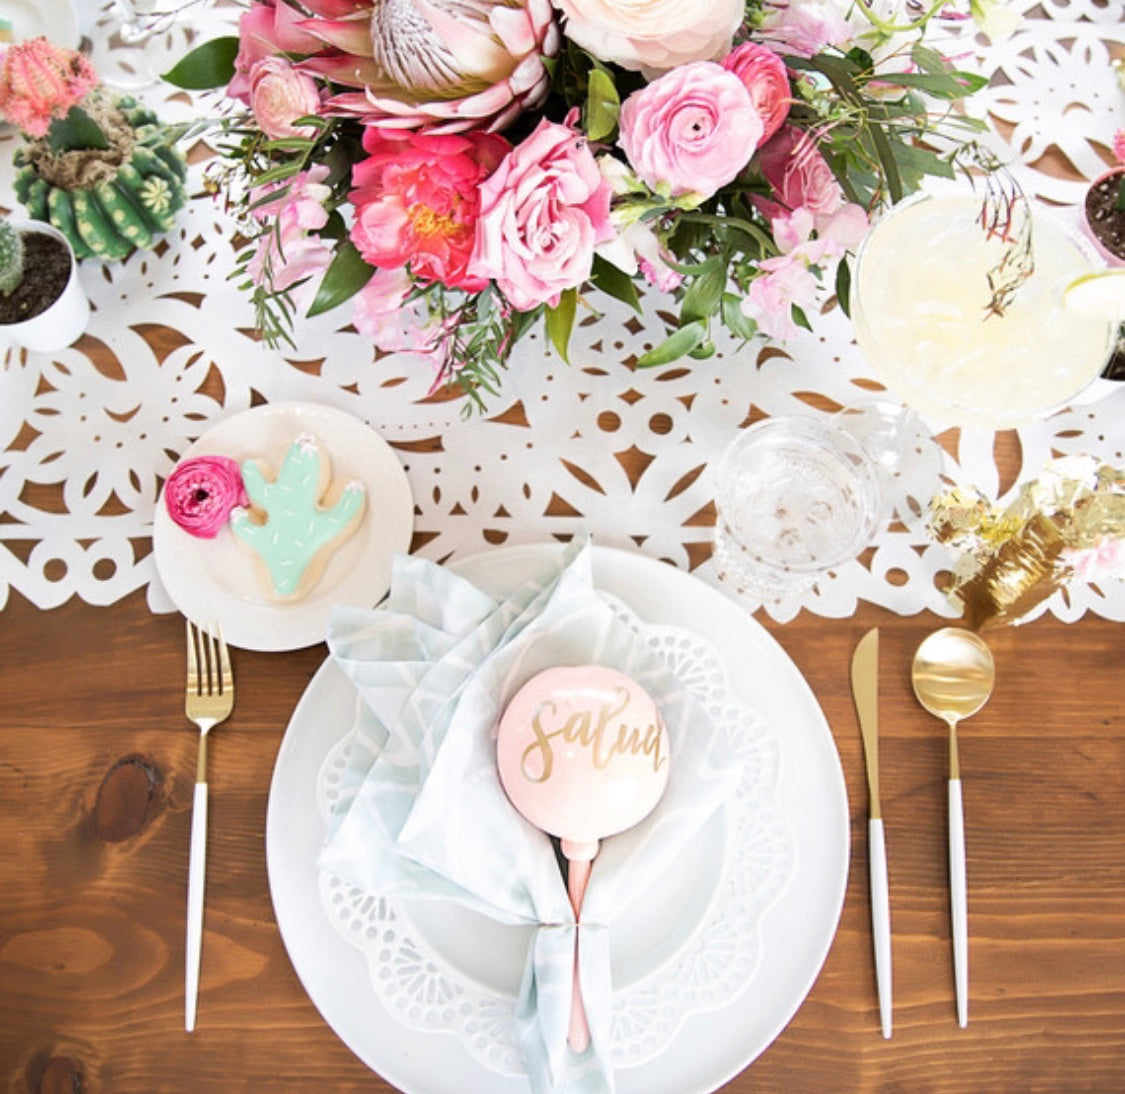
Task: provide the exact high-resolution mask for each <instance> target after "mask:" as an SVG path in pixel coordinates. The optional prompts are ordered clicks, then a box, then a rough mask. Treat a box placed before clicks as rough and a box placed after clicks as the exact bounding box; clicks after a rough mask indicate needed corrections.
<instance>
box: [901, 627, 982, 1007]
mask: <svg viewBox="0 0 1125 1094" xmlns="http://www.w3.org/2000/svg"><path fill="white" fill-rule="evenodd" d="M995 679H996V666H995V665H994V663H993V661H992V653H991V651H990V650H989V648H988V646H986V645H985V643H984V641H983V639H981V638H980V637H978V636H977V635H976V634H974V633H973V632H972V631H967V630H964V629H962V628H961V627H943V628H942V629H941V630H940V631H935V632H934V633H933V634H931V635H930V636H929V637H928V638H926V639H925V640H924V641H923V642H922V644H921V645H920V646H919V647H918V650H917V652H916V653H915V654H914V665H913V667H912V669H911V681H912V682H913V684H914V694H915V695H916V696H917V697H918V702H919V703H921V704H922V706H924V707H925V708H926V710H928V711H929V712H930V713H931V714H933V715H936V716H937V717H938V718H941V719H942V720H943V721H944V722H945V723H946V724H947V725H948V726H949V898H950V911H951V916H952V926H953V980H954V984H955V987H956V992H957V1022H958V1025H960V1026H962V1027H964V1026H967V1025H968V1024H969V909H968V895H967V884H966V880H965V820H964V812H963V808H962V804H961V768H960V764H959V761H958V758H957V723H958V722H959V721H960V720H961V719H962V718H968V717H970V716H971V715H973V714H976V712H977V711H978V710H980V708H981V707H983V706H984V704H985V703H986V702H988V697H989V696H990V695H991V694H992V685H993V682H994V681H995Z"/></svg>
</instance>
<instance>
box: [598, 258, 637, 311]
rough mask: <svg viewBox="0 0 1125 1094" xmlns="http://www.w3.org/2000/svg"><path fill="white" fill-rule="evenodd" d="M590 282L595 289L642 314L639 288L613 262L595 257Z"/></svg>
mask: <svg viewBox="0 0 1125 1094" xmlns="http://www.w3.org/2000/svg"><path fill="white" fill-rule="evenodd" d="M590 280H591V281H592V282H593V284H594V286H595V288H597V289H598V290H600V291H601V292H604V293H605V294H606V295H607V296H612V297H613V298H614V299H615V300H620V301H621V302H622V303H623V304H628V305H629V307H631V308H632V309H633V311H635V312H637V313H638V314H640V311H641V298H640V297H639V296H638V295H637V286H636V285H635V284H634V282H633V279H632V278H631V277H630V276H629V275H628V274H627V273H625V271H624V270H619V269H618V268H617V267H616V266H615V265H614V264H613V263H612V262H607V261H606V260H605V259H604V258H601V257H600V256H599V255H595V256H594V268H593V272H592V273H591V274H590Z"/></svg>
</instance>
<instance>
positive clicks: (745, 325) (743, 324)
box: [723, 292, 758, 342]
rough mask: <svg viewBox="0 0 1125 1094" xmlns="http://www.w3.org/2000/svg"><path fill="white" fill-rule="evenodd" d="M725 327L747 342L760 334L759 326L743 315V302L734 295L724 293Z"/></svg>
mask: <svg viewBox="0 0 1125 1094" xmlns="http://www.w3.org/2000/svg"><path fill="white" fill-rule="evenodd" d="M723 326H725V327H726V328H727V330H729V331H730V332H731V333H732V334H734V335H737V336H738V337H739V338H741V339H742V340H743V341H745V342H749V341H750V339H751V338H753V337H754V335H755V334H757V333H758V324H757V323H755V322H754V320H753V319H751V318H750V316H748V315H743V313H742V300H741V299H740V298H739V297H737V296H735V295H734V293H729V292H728V293H723Z"/></svg>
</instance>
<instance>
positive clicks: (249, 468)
mask: <svg viewBox="0 0 1125 1094" xmlns="http://www.w3.org/2000/svg"><path fill="white" fill-rule="evenodd" d="M320 461H321V457H320V452H319V450H318V449H317V444H316V439H315V438H314V437H312V436H311V435H309V434H302V435H301V436H300V437H298V438H297V439H296V440H295V441H294V442H293V443H292V444H291V445H290V446H289V448H288V450H287V451H286V453H285V458H284V460H283V461H282V464H281V468H280V470H279V471H278V473H277V478H276V479H274V480H273V482H270V481H269V480H268V479H267V478H266V477H265V475H264V474H263V473H262V470H261V468H260V467H259V466H258V465H257V464H256V463H254V462H253V461H247V462H246V463H244V464H242V468H241V470H242V482H243V484H244V485H245V487H246V493H247V496H248V497H249V498H250V501H251V502H252V503H253V504H254V505H255V506H256V507H257V508H259V509H261V510H263V511H264V512H265V514H266V521H265V523H264V524H259V523H257V522H256V521H255V520H254V519H253V518H252V517H251V516H250V514H249V513H248V512H247V511H246V510H245V509H241V508H239V509H235V510H234V511H233V512H232V513H231V518H230V527H231V531H232V532H233V533H234V534H235V536H237V537H238V538H239V539H240V540H242V542H243V543H246V544H247V545H248V546H250V547H252V548H253V549H254V550H255V551H256V552H257V553H258V555H259V556H260V557H261V559H262V562H263V563H264V564H265V567H266V569H267V570H268V572H269V576H270V582H271V584H272V585H273V589H274V592H275V593H276V594H277V595H278V596H279V597H292V596H295V595H296V593H297V590H298V587H299V586H300V584H301V578H302V577H303V576H304V574H305V571H306V570H307V569H308V568H309V564H310V563H311V562H312V560H313V559H314V558H315V557H316V556H317V554H318V553H319V552H320V551H321V550H323V549H324V548H325V547H326V546H327V545H328V544H330V543H331V542H332V541H333V540H334V539H337V538H338V537H339V536H340V535H341V534H342V533H343V532H344V531H345V530H346V529H347V527H348V525H349V524H351V522H352V521H353V520H355V517H356V514H357V513H358V512H359V511H360V509H361V507H362V506H363V502H364V488H363V484H362V483H358V482H351V483H348V485H347V486H346V487H345V489H344V492H343V494H341V496H340V498H339V500H338V501H337V502H336V504H335V505H333V506H332V508H331V509H321V508H320V506H319V504H318V502H319V496H318V491H319V486H320V477H321V462H320Z"/></svg>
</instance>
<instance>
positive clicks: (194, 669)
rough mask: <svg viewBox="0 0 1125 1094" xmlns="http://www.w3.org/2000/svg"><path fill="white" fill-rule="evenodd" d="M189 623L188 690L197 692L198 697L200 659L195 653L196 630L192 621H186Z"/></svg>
mask: <svg viewBox="0 0 1125 1094" xmlns="http://www.w3.org/2000/svg"><path fill="white" fill-rule="evenodd" d="M185 622H186V623H187V690H188V691H193V692H195V694H196V695H198V694H199V692H200V687H199V683H200V680H199V659H198V656H197V654H196V652H195V642H196V635H195V628H194V627H193V626H192V623H191V620H190V619H187V620H185Z"/></svg>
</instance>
